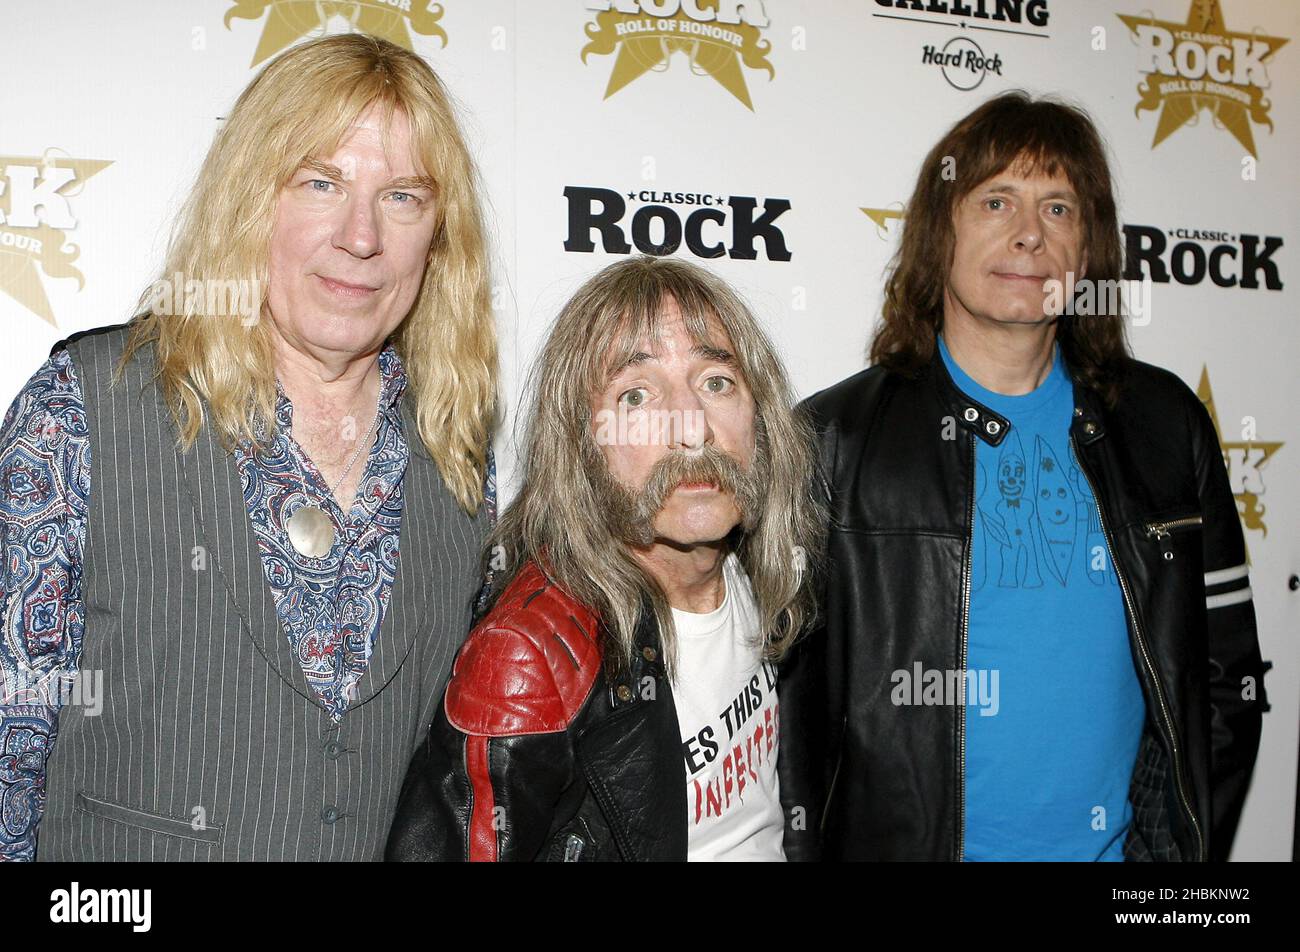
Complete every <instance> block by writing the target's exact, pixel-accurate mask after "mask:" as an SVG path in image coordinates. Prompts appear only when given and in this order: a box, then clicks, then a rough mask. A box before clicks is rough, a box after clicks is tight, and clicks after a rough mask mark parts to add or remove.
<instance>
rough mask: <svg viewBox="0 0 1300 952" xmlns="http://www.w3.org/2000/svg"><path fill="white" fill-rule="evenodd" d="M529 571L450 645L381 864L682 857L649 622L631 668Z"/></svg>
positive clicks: (667, 726) (591, 620) (665, 691)
mask: <svg viewBox="0 0 1300 952" xmlns="http://www.w3.org/2000/svg"><path fill="white" fill-rule="evenodd" d="M603 644H604V642H603V636H602V633H601V632H600V631H599V629H598V621H597V619H596V617H595V616H594V615H593V614H592V613H591V612H590V611H589V610H587V609H586V608H585V607H584V606H582V605H581V604H580V603H578V602H576V601H575V600H573V599H572V598H571V597H569V596H568V595H567V594H566V593H565V592H563V591H562V590H561V589H559V588H557V587H556V586H554V585H553V584H551V583H550V582H549V581H548V580H547V579H546V578H545V576H543V574H542V573H541V572H540V571H539V570H538V569H537V567H536V566H535V565H533V564H531V563H530V564H528V565H526V566H524V568H523V569H522V570H521V571H520V572H519V573H517V574H516V576H515V577H514V578H513V579H512V580H511V581H510V583H509V584H508V585H507V586H506V588H505V590H504V591H503V592H502V593H501V595H500V596H499V597H498V598H497V600H496V602H495V604H494V605H493V606H492V607H491V608H490V609H489V610H488V611H487V613H486V615H485V617H483V618H482V620H480V621H479V622H478V624H476V625H475V627H474V630H473V631H471V632H470V635H469V637H468V638H467V639H466V641H465V644H464V645H463V646H462V647H461V649H460V652H459V654H458V655H457V657H456V663H455V666H454V668H453V669H452V675H451V679H450V682H449V684H448V686H447V691H446V695H445V697H444V699H443V703H442V704H441V705H440V706H439V708H438V712H437V714H436V716H435V719H434V722H433V726H432V728H431V730H430V732H429V736H428V738H427V740H426V741H425V742H424V744H423V745H422V746H421V747H420V748H419V750H418V751H417V753H416V756H415V758H414V760H413V761H412V763H411V766H410V769H409V770H408V772H407V776H406V781H405V783H404V784H403V787H402V792H401V796H400V799H399V802H398V806H397V815H396V819H395V820H394V822H393V827H392V830H391V832H390V834H389V838H388V846H387V851H386V857H387V859H389V860H415V861H418V860H558V861H583V862H586V861H591V860H685V859H686V848H687V829H686V767H685V762H684V760H683V757H682V746H681V737H680V736H679V733H678V724H677V709H676V707H675V706H674V704H673V696H672V691H671V690H670V688H669V684H668V680H667V678H666V676H665V671H664V665H663V661H662V659H661V658H660V655H659V651H660V645H659V632H658V626H657V625H656V624H655V622H654V614H653V612H650V611H648V610H643V611H642V614H641V623H640V625H639V626H638V629H637V650H636V654H635V656H634V658H633V665H632V668H631V670H630V671H629V670H621V671H618V672H613V671H607V670H606V669H607V667H608V666H606V665H605V664H604V652H603Z"/></svg>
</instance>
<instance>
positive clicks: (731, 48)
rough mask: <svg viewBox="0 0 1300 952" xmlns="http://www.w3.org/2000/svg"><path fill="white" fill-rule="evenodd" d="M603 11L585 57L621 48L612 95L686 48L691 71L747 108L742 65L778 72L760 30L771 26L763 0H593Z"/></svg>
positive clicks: (592, 26) (661, 68) (590, 29)
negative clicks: (721, 88)
mask: <svg viewBox="0 0 1300 952" xmlns="http://www.w3.org/2000/svg"><path fill="white" fill-rule="evenodd" d="M587 9H588V10H595V11H599V12H598V13H597V14H596V20H595V22H594V23H588V24H587V26H586V31H587V39H588V43H587V45H586V46H584V47H583V48H582V61H583V63H586V62H587V56H588V55H589V54H592V53H595V54H597V55H600V56H605V55H608V54H610V53H613V52H614V51H615V50H617V51H618V55H617V56H616V57H615V59H614V69H613V72H611V73H610V76H609V84H608V85H607V86H606V87H605V98H606V99H608V98H609V97H610V96H612V95H614V94H615V93H616V92H618V91H619V90H620V89H622V88H623V87H624V86H626V85H628V84H629V83H631V82H632V81H633V80H636V79H639V78H640V77H642V76H644V75H645V74H646V73H651V72H653V73H662V72H665V71H666V70H667V69H668V67H669V66H670V65H671V62H672V58H673V54H674V53H683V54H685V55H686V58H687V60H688V61H689V63H690V69H691V72H692V73H695V74H696V75H698V76H712V77H713V79H714V80H716V81H717V82H718V83H719V84H721V85H722V87H723V88H724V89H726V90H727V92H729V93H731V95H733V96H735V97H736V98H737V99H739V100H740V101H741V102H742V103H744V104H745V106H746V108H748V109H750V110H751V111H752V110H753V108H754V104H753V102H751V101H750V98H749V86H748V84H747V83H746V82H745V73H744V69H742V66H743V67H747V68H749V69H753V70H764V71H765V72H766V73H767V75H768V78H769V79H771V78H772V76H774V75H775V74H776V70H775V69H774V68H773V66H772V64H771V63H770V62H768V59H767V54H768V53H769V52H770V51H771V49H772V44H771V43H769V42H767V41H766V40H764V39H763V38H762V36H761V32H760V31H761V30H763V29H765V28H766V27H767V26H768V25H769V21H768V18H767V14H766V12H765V11H764V9H763V4H762V3H761V2H759V0H612V2H611V0H592V2H589V3H588V4H587Z"/></svg>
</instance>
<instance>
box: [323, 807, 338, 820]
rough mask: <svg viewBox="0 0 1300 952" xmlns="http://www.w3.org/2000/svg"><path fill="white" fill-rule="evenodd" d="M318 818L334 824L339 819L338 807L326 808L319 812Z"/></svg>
mask: <svg viewBox="0 0 1300 952" xmlns="http://www.w3.org/2000/svg"><path fill="white" fill-rule="evenodd" d="M320 818H321V819H322V820H324V821H325V822H326V823H336V822H338V818H339V810H338V807H326V808H325V809H324V810H321V811H320Z"/></svg>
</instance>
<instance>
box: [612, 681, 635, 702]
mask: <svg viewBox="0 0 1300 952" xmlns="http://www.w3.org/2000/svg"><path fill="white" fill-rule="evenodd" d="M614 693H615V694H616V695H618V699H619V700H620V701H624V702H626V701H630V700H632V689H631V688H630V687H628V686H627V685H626V684H620V685H619V686H618V690H616V691H615V692H614Z"/></svg>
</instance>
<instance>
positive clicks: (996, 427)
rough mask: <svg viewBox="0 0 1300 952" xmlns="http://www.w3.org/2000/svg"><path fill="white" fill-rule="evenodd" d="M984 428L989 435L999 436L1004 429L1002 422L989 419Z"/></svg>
mask: <svg viewBox="0 0 1300 952" xmlns="http://www.w3.org/2000/svg"><path fill="white" fill-rule="evenodd" d="M984 430H985V432H987V433H988V435H989V436H997V435H998V433H1000V432H1001V430H1002V424H1001V423H999V422H998V421H997V420H989V421H988V422H987V423H985V424H984Z"/></svg>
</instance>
